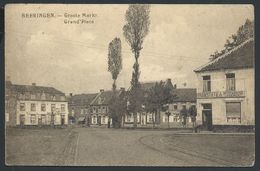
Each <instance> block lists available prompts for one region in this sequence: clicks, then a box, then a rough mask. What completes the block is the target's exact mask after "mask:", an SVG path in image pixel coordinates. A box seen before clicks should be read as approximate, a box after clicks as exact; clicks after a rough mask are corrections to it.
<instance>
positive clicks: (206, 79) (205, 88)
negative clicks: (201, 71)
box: [203, 75, 211, 92]
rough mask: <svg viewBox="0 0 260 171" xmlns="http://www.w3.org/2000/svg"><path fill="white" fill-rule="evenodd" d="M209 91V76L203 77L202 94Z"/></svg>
mask: <svg viewBox="0 0 260 171" xmlns="http://www.w3.org/2000/svg"><path fill="white" fill-rule="evenodd" d="M207 91H211V80H210V76H209V75H207V76H203V92H207Z"/></svg>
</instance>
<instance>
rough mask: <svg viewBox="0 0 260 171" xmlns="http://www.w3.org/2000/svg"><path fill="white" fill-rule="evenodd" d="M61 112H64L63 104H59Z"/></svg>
mask: <svg viewBox="0 0 260 171" xmlns="http://www.w3.org/2000/svg"><path fill="white" fill-rule="evenodd" d="M61 112H65V104H61Z"/></svg>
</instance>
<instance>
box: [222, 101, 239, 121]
mask: <svg viewBox="0 0 260 171" xmlns="http://www.w3.org/2000/svg"><path fill="white" fill-rule="evenodd" d="M226 115H227V122H236V123H237V122H241V103H240V102H227V103H226Z"/></svg>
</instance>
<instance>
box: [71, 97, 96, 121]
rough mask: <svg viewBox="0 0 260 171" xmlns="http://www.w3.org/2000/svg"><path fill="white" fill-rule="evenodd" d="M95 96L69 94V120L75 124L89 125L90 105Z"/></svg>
mask: <svg viewBox="0 0 260 171" xmlns="http://www.w3.org/2000/svg"><path fill="white" fill-rule="evenodd" d="M96 96H97V93H94V94H76V95H72V94H70V96H69V97H67V99H68V105H69V107H68V110H69V120H70V122H71V123H72V122H74V123H76V124H87V125H88V124H90V120H88V119H89V118H90V103H91V102H92V101H93V99H94V98H95V97H96Z"/></svg>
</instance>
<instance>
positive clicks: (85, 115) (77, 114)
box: [68, 79, 196, 126]
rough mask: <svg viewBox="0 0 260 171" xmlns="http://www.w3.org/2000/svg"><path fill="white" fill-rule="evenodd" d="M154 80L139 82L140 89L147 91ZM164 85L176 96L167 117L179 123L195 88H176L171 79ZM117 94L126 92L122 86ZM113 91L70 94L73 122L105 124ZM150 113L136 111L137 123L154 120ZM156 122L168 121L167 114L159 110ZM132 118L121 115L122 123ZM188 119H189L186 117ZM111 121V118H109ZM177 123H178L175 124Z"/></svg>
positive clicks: (70, 110)
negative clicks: (183, 109)
mask: <svg viewBox="0 0 260 171" xmlns="http://www.w3.org/2000/svg"><path fill="white" fill-rule="evenodd" d="M155 84H156V82H149V83H141V89H142V90H143V91H148V90H149V89H150V88H152V87H153V86H155ZM164 85H165V86H168V87H170V88H171V89H172V93H173V94H176V95H177V97H176V98H175V99H174V101H173V102H172V103H171V104H170V105H169V111H170V112H171V113H172V115H171V116H170V117H169V122H170V123H175V124H176V125H180V124H181V120H180V117H179V116H180V111H181V109H182V108H187V109H188V108H190V106H192V105H193V106H195V105H196V89H195V88H193V89H192V88H181V89H178V88H176V86H175V87H174V86H173V84H172V82H171V79H167V80H166V81H164ZM116 93H117V95H118V96H121V95H122V96H123V95H125V94H126V93H127V92H126V90H125V89H124V88H121V89H120V90H117V91H116ZM112 94H113V92H112V91H111V90H110V91H104V90H103V89H101V90H100V92H99V93H97V94H80V95H72V94H71V95H70V97H69V98H68V100H69V105H68V106H69V116H70V118H74V119H72V120H74V121H75V123H79V124H81V123H84V124H87V125H97V126H102V125H107V124H108V119H109V108H108V105H109V100H110V99H111V97H112ZM154 117H155V116H154V115H153V114H152V113H147V112H145V111H142V112H139V113H137V123H138V124H139V125H142V126H144V125H149V124H153V123H154V121H156V118H154ZM159 118H160V119H159V121H158V122H156V123H157V124H158V123H159V124H163V123H168V116H167V117H166V114H165V113H164V112H161V117H159ZM133 121H134V118H133V113H127V114H125V115H124V117H123V121H122V124H125V126H126V125H131V124H133ZM188 121H189V119H188ZM110 122H112V120H110ZM190 122H191V121H190ZM177 123H178V124H177Z"/></svg>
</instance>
